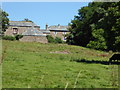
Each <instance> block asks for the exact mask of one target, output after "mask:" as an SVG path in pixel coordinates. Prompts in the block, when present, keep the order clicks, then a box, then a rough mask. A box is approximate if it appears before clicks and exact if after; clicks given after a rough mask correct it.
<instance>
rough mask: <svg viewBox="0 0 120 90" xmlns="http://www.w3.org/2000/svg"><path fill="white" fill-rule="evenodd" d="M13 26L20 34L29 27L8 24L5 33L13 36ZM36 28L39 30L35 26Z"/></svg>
mask: <svg viewBox="0 0 120 90" xmlns="http://www.w3.org/2000/svg"><path fill="white" fill-rule="evenodd" d="M13 28H17V29H18V33H17V34H22V33H23V32H25V31H27V30H29V29H30V28H31V27H14V26H9V27H8V29H6V32H5V35H10V36H13V35H14V34H13V32H14V30H13ZM37 29H38V30H40V29H39V28H37Z"/></svg>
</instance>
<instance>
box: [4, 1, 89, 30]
mask: <svg viewBox="0 0 120 90" xmlns="http://www.w3.org/2000/svg"><path fill="white" fill-rule="evenodd" d="M88 3H89V2H3V3H2V9H3V10H4V11H6V12H7V13H8V14H9V16H8V18H9V19H10V21H22V20H24V19H25V18H28V19H30V20H32V21H33V22H34V23H35V24H37V25H39V26H40V28H41V29H44V28H45V25H46V24H48V26H51V25H58V24H60V25H68V23H70V22H71V20H73V19H74V16H75V15H78V9H80V8H81V7H83V6H87V5H88Z"/></svg>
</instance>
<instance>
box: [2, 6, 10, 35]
mask: <svg viewBox="0 0 120 90" xmlns="http://www.w3.org/2000/svg"><path fill="white" fill-rule="evenodd" d="M8 25H9V19H8V14H7V13H6V12H5V11H3V10H2V9H1V8H0V30H1V31H0V34H4V32H5V31H6V29H7V28H8Z"/></svg>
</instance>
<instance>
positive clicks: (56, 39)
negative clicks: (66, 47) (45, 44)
mask: <svg viewBox="0 0 120 90" xmlns="http://www.w3.org/2000/svg"><path fill="white" fill-rule="evenodd" d="M55 43H63V41H62V40H61V38H59V37H56V38H55Z"/></svg>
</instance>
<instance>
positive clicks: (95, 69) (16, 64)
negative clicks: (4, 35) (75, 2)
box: [2, 41, 118, 88]
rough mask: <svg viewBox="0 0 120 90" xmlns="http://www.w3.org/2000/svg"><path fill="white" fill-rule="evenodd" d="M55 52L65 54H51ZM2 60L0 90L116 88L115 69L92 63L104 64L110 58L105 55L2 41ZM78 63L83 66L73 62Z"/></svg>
mask: <svg viewBox="0 0 120 90" xmlns="http://www.w3.org/2000/svg"><path fill="white" fill-rule="evenodd" d="M55 51H68V52H69V54H62V53H51V52H55ZM103 54H104V55H107V56H106V57H103V56H102V55H103ZM3 56H4V57H3V58H4V60H3V64H2V70H3V71H2V72H3V73H2V75H3V76H2V79H3V81H2V83H3V86H2V87H3V88H65V87H67V88H73V87H74V86H76V88H117V87H118V80H117V78H118V76H117V70H118V68H117V66H118V65H105V64H102V63H99V62H98V63H95V62H92V61H93V60H94V61H100V62H102V61H106V62H107V61H108V58H109V57H110V56H111V54H109V53H107V52H102V51H96V50H92V49H88V48H83V47H79V46H72V45H65V44H40V43H36V42H33V43H30V42H18V41H14V42H12V41H3ZM82 59H84V61H86V62H76V61H77V60H82ZM88 61H91V63H88ZM113 71H114V73H113ZM79 72H80V75H79V76H78V73H79ZM77 76H78V77H77ZM75 82H76V85H74V84H75ZM67 84H68V85H67Z"/></svg>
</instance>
